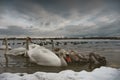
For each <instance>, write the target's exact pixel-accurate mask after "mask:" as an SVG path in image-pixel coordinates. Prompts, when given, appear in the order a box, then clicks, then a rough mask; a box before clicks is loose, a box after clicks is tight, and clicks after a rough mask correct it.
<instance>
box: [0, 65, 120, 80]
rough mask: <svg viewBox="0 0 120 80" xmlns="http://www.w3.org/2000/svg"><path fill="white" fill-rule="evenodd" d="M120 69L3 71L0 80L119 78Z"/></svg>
mask: <svg viewBox="0 0 120 80" xmlns="http://www.w3.org/2000/svg"><path fill="white" fill-rule="evenodd" d="M119 79H120V69H116V68H111V67H101V68H96V69H95V70H93V71H92V72H87V71H85V70H82V71H80V72H75V71H72V70H64V71H61V72H59V73H50V72H49V73H47V72H35V73H33V74H28V73H9V72H7V73H2V74H0V80H119Z"/></svg>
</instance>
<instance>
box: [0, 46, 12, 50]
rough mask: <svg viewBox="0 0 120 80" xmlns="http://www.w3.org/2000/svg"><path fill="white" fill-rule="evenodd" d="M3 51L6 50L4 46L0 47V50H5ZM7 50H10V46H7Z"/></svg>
mask: <svg viewBox="0 0 120 80" xmlns="http://www.w3.org/2000/svg"><path fill="white" fill-rule="evenodd" d="M5 49H6V46H5V45H2V46H0V50H5ZM8 49H9V50H11V49H12V48H11V47H10V46H8Z"/></svg>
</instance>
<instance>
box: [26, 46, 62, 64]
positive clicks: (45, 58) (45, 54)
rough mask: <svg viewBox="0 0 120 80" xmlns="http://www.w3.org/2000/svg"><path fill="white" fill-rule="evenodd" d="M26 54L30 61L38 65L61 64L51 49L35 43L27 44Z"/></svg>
mask: <svg viewBox="0 0 120 80" xmlns="http://www.w3.org/2000/svg"><path fill="white" fill-rule="evenodd" d="M28 56H29V58H30V60H31V61H32V62H35V63H37V64H38V65H45V66H62V64H61V60H60V58H58V56H56V55H55V54H54V53H53V52H52V51H50V50H48V49H46V48H44V47H42V46H39V45H36V44H32V45H30V46H29V50H28Z"/></svg>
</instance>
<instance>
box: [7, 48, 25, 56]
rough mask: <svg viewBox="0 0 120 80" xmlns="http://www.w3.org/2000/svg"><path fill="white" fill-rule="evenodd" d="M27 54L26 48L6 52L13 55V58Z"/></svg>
mask: <svg viewBox="0 0 120 80" xmlns="http://www.w3.org/2000/svg"><path fill="white" fill-rule="evenodd" d="M26 52H27V50H26V48H23V47H19V48H15V49H12V50H10V51H8V52H7V54H8V55H14V56H19V55H24V54H25V53H26Z"/></svg>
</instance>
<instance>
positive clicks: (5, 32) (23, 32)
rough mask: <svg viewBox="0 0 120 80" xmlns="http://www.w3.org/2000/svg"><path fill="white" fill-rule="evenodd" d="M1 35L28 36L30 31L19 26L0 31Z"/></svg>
mask: <svg viewBox="0 0 120 80" xmlns="http://www.w3.org/2000/svg"><path fill="white" fill-rule="evenodd" d="M0 34H1V35H28V34H30V31H28V30H25V29H23V28H21V27H18V26H8V27H7V28H6V29H0Z"/></svg>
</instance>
